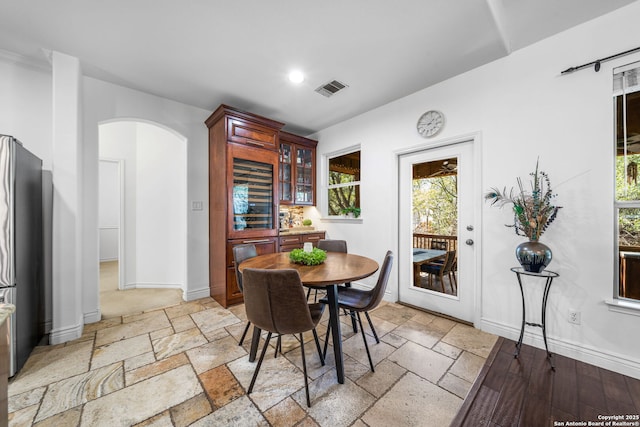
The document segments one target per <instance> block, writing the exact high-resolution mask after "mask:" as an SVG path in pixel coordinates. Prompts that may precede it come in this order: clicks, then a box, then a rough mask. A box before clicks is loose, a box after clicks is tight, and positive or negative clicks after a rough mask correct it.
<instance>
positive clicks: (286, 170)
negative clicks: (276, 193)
mask: <svg viewBox="0 0 640 427" xmlns="http://www.w3.org/2000/svg"><path fill="white" fill-rule="evenodd" d="M291 155H292V149H291V145H289V144H280V176H279V181H280V200H281V201H283V202H292V201H293V194H291V187H292V185H291V184H292V182H291V179H292V165H291Z"/></svg>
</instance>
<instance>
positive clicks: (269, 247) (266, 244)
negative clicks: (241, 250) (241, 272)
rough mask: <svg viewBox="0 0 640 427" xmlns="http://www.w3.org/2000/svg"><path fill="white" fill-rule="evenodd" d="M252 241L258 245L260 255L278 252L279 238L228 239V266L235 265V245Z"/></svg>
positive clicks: (257, 249)
mask: <svg viewBox="0 0 640 427" xmlns="http://www.w3.org/2000/svg"><path fill="white" fill-rule="evenodd" d="M247 243H252V244H253V245H255V247H256V252H257V253H258V255H264V254H272V253H275V252H278V247H277V246H278V240H277V239H276V238H274V237H265V238H263V239H237V240H229V241H227V267H234V263H233V247H234V246H237V245H242V244H247ZM234 274H235V273H234Z"/></svg>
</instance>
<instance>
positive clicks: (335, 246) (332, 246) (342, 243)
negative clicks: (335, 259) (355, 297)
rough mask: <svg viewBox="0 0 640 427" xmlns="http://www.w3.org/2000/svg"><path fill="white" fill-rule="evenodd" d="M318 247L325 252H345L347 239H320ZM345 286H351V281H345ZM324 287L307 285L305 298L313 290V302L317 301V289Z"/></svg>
mask: <svg viewBox="0 0 640 427" xmlns="http://www.w3.org/2000/svg"><path fill="white" fill-rule="evenodd" d="M317 248H318V249H322V250H323V251H326V252H342V253H345V254H346V253H347V241H346V240H338V239H321V240H318V246H317ZM345 286H351V283H345ZM320 289H324V287H316V286H308V287H307V299H309V296H310V295H311V291H312V290H313V291H314V292H315V294H314V296H313V302H316V301H317V298H318V290H320Z"/></svg>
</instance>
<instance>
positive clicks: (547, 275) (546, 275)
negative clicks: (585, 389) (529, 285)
mask: <svg viewBox="0 0 640 427" xmlns="http://www.w3.org/2000/svg"><path fill="white" fill-rule="evenodd" d="M511 271H513V272H514V273H515V274H516V277H517V278H518V285H520V295H522V326H521V327H520V338H519V339H518V342H517V343H516V351H515V353H514V355H513V357H514V358H517V357H518V355H519V354H520V348H521V347H522V338H523V337H524V327H525V326H536V327H538V328H542V338H543V339H544V348H545V350H546V351H547V360H549V363H550V364H551V369H552V370H553V371H555V370H556V367H555V365H554V364H553V359H551V356H552V354H551V352H550V351H549V346H548V345H547V329H546V325H545V321H546V318H547V299H548V298H549V289H551V282H553V279H555V278H556V277H558V276H559V274H558V273H556V272H554V271H549V270H542V271H541V272H540V273H533V272H531V271H526V270H525V269H524V268H522V267H513V268H512V269H511ZM522 275H525V276H532V277H540V278H543V279H545V285H544V292H543V294H542V324H540V323H533V322H527V321H526V314H525V303H524V289H523V287H522V277H521V276H522Z"/></svg>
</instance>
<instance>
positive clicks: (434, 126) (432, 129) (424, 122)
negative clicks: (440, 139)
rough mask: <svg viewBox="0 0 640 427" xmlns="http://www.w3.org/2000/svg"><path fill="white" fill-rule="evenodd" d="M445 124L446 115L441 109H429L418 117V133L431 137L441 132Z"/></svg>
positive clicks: (424, 136)
mask: <svg viewBox="0 0 640 427" xmlns="http://www.w3.org/2000/svg"><path fill="white" fill-rule="evenodd" d="M442 126H444V115H443V114H442V113H441V112H440V111H435V110H431V111H427V112H426V113H424V114H423V115H422V116H420V118H419V119H418V124H417V125H416V127H417V129H418V133H419V134H420V136H422V137H423V138H430V137H432V136H434V135H435V134H437V133H438V132H440V130H441V129H442Z"/></svg>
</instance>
